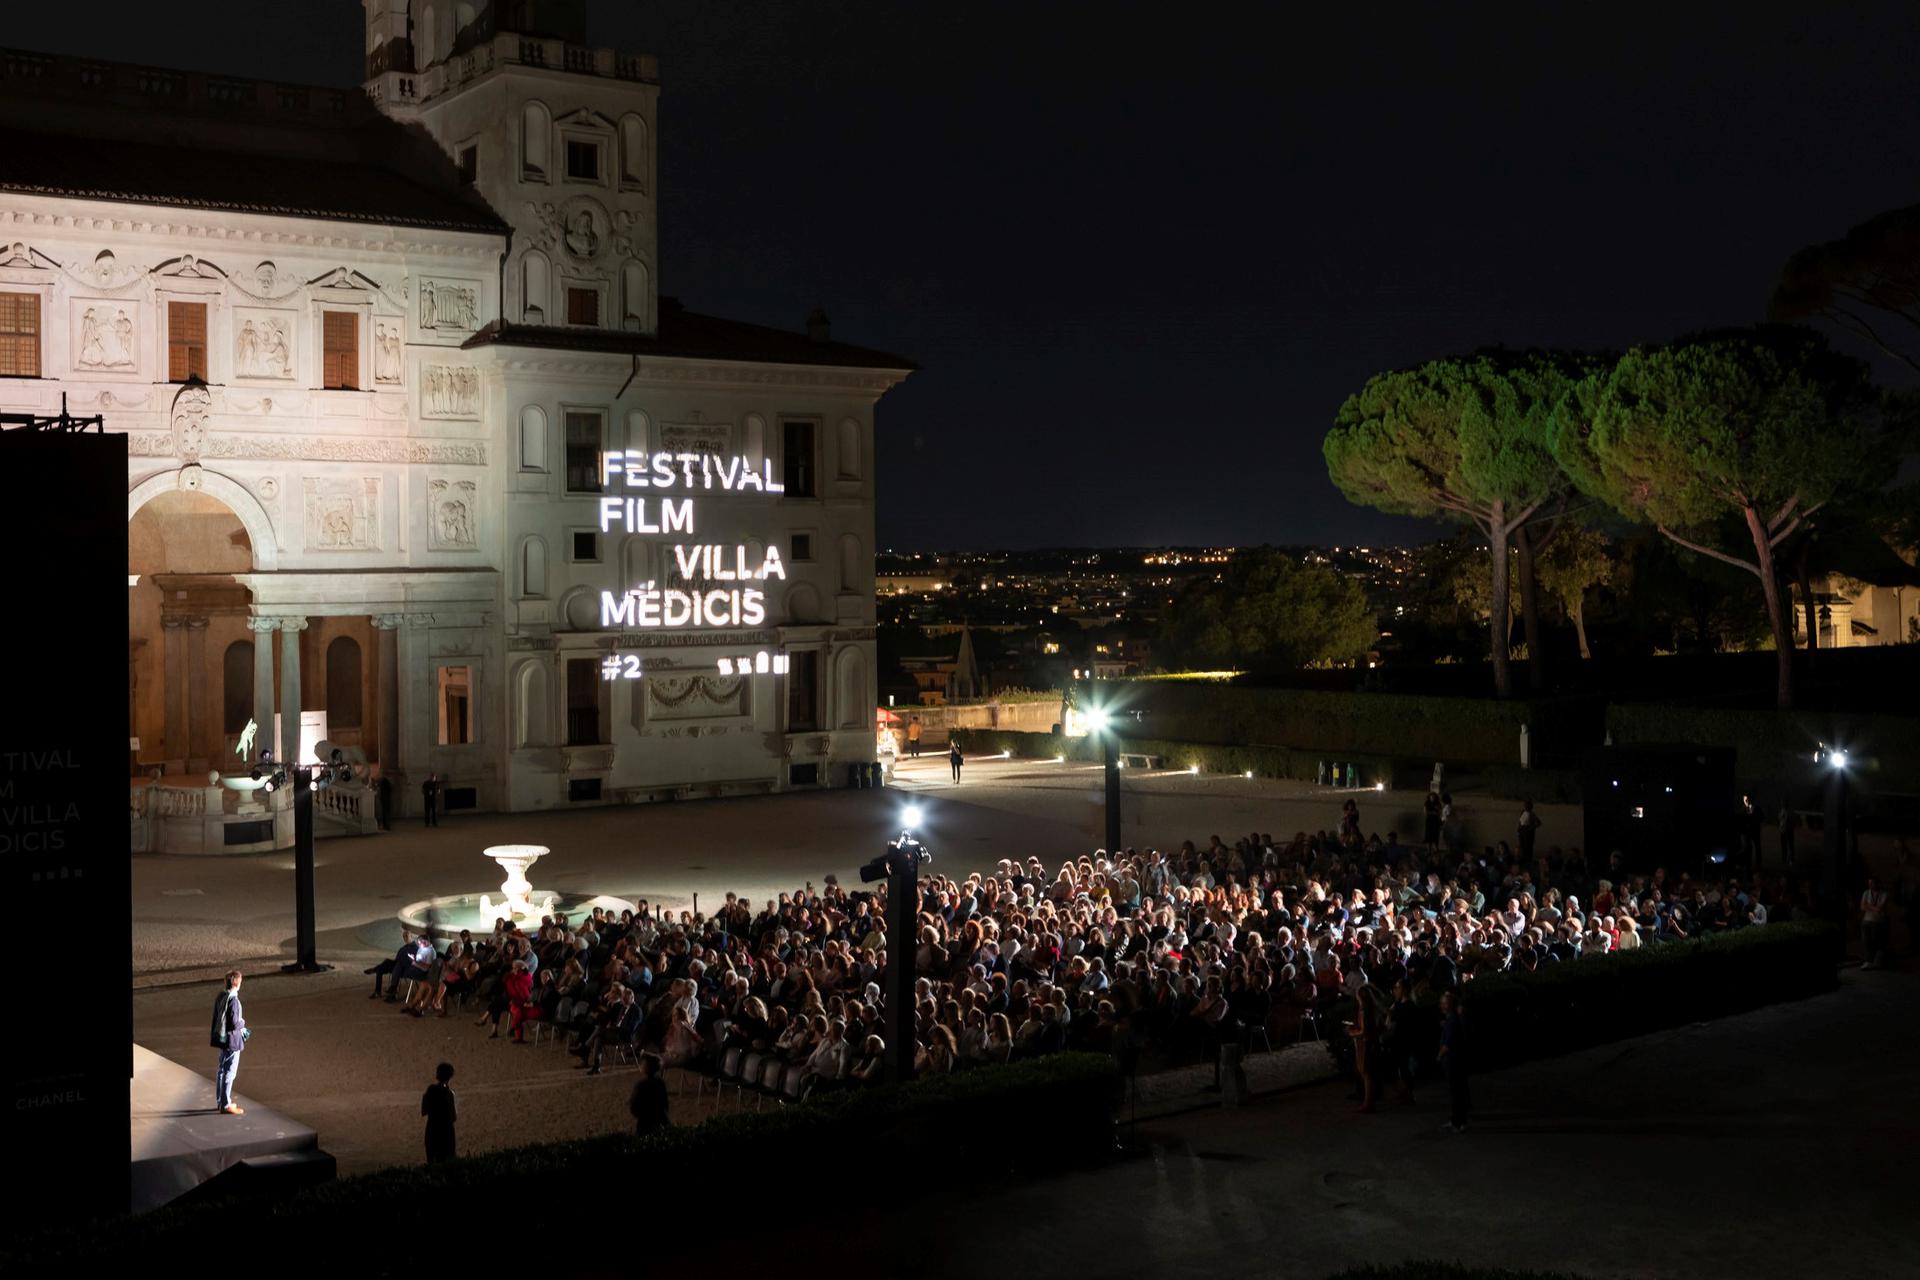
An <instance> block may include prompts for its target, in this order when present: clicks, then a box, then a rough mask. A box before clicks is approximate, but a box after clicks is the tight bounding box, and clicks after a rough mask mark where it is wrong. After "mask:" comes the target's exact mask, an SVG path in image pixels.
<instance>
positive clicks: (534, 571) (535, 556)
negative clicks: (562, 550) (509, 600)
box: [520, 534, 547, 600]
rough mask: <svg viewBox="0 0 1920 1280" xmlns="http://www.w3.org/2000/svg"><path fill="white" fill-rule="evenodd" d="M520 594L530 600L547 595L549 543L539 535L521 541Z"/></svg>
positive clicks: (531, 535) (530, 535)
mask: <svg viewBox="0 0 1920 1280" xmlns="http://www.w3.org/2000/svg"><path fill="white" fill-rule="evenodd" d="M520 594H521V596H523V597H525V598H526V599H529V600H538V599H541V598H542V597H544V596H545V595H546V594H547V543H546V540H545V539H544V538H542V537H540V535H538V534H529V535H528V536H527V537H525V538H523V539H521V541H520Z"/></svg>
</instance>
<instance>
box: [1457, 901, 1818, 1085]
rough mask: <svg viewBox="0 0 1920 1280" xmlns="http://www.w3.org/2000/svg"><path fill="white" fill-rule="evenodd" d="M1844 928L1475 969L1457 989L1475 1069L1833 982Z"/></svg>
mask: <svg viewBox="0 0 1920 1280" xmlns="http://www.w3.org/2000/svg"><path fill="white" fill-rule="evenodd" d="M1841 956H1842V942H1841V934H1840V930H1839V929H1838V928H1836V927H1835V926H1834V925H1832V924H1829V923H1826V922H1824V921H1820V922H1806V923H1795V924H1770V925H1765V926H1762V927H1759V928H1749V929H1738V930H1735V931H1733V932H1731V933H1723V934H1717V935H1715V936H1713V937H1709V938H1689V939H1686V940H1685V941H1682V942H1663V943H1659V944H1656V945H1651V946H1642V947H1640V948H1638V949H1636V950H1633V951H1620V952H1615V953H1614V954H1612V955H1608V956H1599V957H1595V958H1592V959H1584V960H1577V961H1574V962H1572V963H1566V964H1555V965H1549V966H1547V967H1546V968H1543V969H1537V970H1535V971H1533V972H1531V973H1525V972H1521V973H1502V974H1494V975H1490V976H1488V977H1484V978H1475V979H1474V980H1473V981H1471V982H1468V983H1466V984H1465V985H1464V986H1463V987H1461V989H1460V995H1461V1000H1462V1004H1463V1007H1464V1009H1465V1011H1466V1016H1467V1030H1468V1037H1469V1038H1468V1049H1467V1053H1468V1055H1469V1056H1468V1062H1469V1065H1470V1067H1471V1068H1472V1069H1473V1070H1476V1071H1477V1070H1482V1069H1486V1068H1491V1067H1502V1066H1508V1065H1510V1064H1512V1063H1516V1062H1521V1061H1524V1060H1526V1059H1528V1058H1543V1057H1550V1056H1552V1055H1555V1054H1561V1053H1571V1052H1573V1051H1575V1050H1578V1049H1585V1048H1589V1047H1591V1046H1593V1045H1596V1044H1604V1043H1606V1042H1608V1041H1611V1040H1622V1039H1625V1038H1627V1037H1629V1036H1638V1035H1645V1034H1647V1033H1648V1032H1651V1031H1661V1030H1665V1029H1667V1028H1669V1027H1677V1026H1682V1025H1685V1024H1686V1023H1689V1022H1698V1021H1700V1020H1702V1019H1705V1018H1719V1017H1725V1016H1727V1015H1728V1014H1735V1013H1744V1012H1746V1011H1748V1010H1750V1009H1757V1008H1760V1007H1761V1006H1762V1005H1768V1004H1775V1003H1778V1002H1779V1001H1783V1000H1797V999H1800V998H1801V997H1803V996H1810V995H1816V994H1818V993H1820V992H1822V991H1826V990H1828V989H1830V988H1831V987H1832V986H1833V985H1834V983H1835V981H1836V980H1837V978H1836V975H1837V973H1838V970H1839V967H1840V960H1841Z"/></svg>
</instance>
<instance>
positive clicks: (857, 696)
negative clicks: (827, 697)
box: [833, 645, 874, 729]
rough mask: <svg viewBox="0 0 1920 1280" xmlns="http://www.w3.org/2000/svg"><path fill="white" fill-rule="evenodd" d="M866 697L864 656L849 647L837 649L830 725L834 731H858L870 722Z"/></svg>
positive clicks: (865, 661)
mask: <svg viewBox="0 0 1920 1280" xmlns="http://www.w3.org/2000/svg"><path fill="white" fill-rule="evenodd" d="M869 701H870V699H869V698H868V697H867V655H866V654H864V653H862V652H861V651H860V650H859V649H857V648H855V647H854V646H852V645H848V646H847V647H846V648H843V649H842V650H840V652H839V653H838V654H837V655H836V656H835V657H834V660H833V705H834V716H833V725H834V728H836V729H858V728H859V727H860V726H862V725H864V724H870V723H871V722H872V720H873V714H874V713H873V709H872V708H871V707H870V706H869V705H868V703H869Z"/></svg>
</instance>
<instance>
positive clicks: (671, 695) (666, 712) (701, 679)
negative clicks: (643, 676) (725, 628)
mask: <svg viewBox="0 0 1920 1280" xmlns="http://www.w3.org/2000/svg"><path fill="white" fill-rule="evenodd" d="M644 687H645V689H646V694H647V719H648V720H718V719H726V718H730V717H733V716H742V715H745V714H747V709H746V707H745V706H744V705H743V703H744V699H745V695H746V681H744V680H741V679H738V678H737V677H736V678H734V679H722V678H720V677H717V676H704V675H700V676H696V675H689V676H660V677H658V678H656V679H650V680H647V681H645V682H644Z"/></svg>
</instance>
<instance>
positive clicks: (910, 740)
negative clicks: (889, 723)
mask: <svg viewBox="0 0 1920 1280" xmlns="http://www.w3.org/2000/svg"><path fill="white" fill-rule="evenodd" d="M921 732H922V730H921V727H920V717H919V716H909V717H907V757H908V758H909V759H912V760H918V759H919V758H920V734H921Z"/></svg>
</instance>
